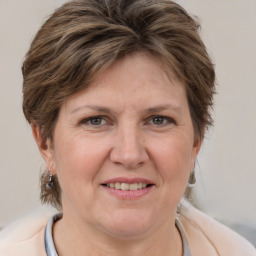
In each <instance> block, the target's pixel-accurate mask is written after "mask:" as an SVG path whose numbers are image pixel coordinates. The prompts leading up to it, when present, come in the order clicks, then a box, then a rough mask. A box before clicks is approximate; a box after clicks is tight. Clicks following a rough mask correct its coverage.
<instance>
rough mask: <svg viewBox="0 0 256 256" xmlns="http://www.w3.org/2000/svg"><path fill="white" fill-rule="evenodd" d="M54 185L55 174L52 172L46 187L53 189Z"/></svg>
mask: <svg viewBox="0 0 256 256" xmlns="http://www.w3.org/2000/svg"><path fill="white" fill-rule="evenodd" d="M49 173H50V172H49ZM53 186H54V183H53V175H52V174H51V173H50V175H49V180H48V183H47V184H46V189H47V190H52V189H53Z"/></svg>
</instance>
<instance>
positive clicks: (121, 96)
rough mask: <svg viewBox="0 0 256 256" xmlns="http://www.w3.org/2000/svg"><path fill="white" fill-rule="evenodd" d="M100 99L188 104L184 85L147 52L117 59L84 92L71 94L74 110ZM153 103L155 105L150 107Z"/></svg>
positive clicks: (102, 101) (70, 100)
mask: <svg viewBox="0 0 256 256" xmlns="http://www.w3.org/2000/svg"><path fill="white" fill-rule="evenodd" d="M95 101H96V102H98V103H99V102H100V103H102V104H103V103H104V104H107V105H113V106H114V105H117V104H119V107H120V106H121V105H132V104H134V103H137V105H139V104H145V105H148V107H152V106H153V105H159V104H160V103H163V104H170V103H171V104H172V105H173V106H175V105H176V106H177V107H181V106H179V105H184V104H186V102H187V100H186V93H185V86H184V84H183V83H182V82H181V81H180V80H178V79H177V78H176V77H175V75H173V73H172V71H171V70H169V72H168V73H167V72H166V69H165V68H164V65H163V64H162V62H161V61H160V60H157V59H156V58H154V57H153V56H151V55H149V54H146V53H134V54H130V55H127V56H125V57H124V58H122V59H120V60H117V61H116V62H114V63H113V64H112V65H111V66H109V67H108V68H106V69H105V70H104V71H102V72H101V73H99V74H98V75H97V76H96V78H95V79H94V81H93V82H92V83H91V84H90V86H89V87H88V88H86V89H85V90H84V91H82V92H79V93H77V94H75V95H72V96H70V97H69V98H68V99H67V100H66V102H65V105H67V106H68V107H69V108H71V109H75V108H76V107H79V105H81V104H94V103H95ZM150 105H152V106H150Z"/></svg>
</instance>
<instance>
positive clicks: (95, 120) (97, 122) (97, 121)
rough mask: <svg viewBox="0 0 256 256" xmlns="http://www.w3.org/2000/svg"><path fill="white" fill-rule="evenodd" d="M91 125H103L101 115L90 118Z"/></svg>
mask: <svg viewBox="0 0 256 256" xmlns="http://www.w3.org/2000/svg"><path fill="white" fill-rule="evenodd" d="M89 122H90V124H91V125H101V124H102V118H101V117H94V118H92V119H90V120H89Z"/></svg>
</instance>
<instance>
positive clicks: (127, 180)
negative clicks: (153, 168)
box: [102, 177, 154, 184]
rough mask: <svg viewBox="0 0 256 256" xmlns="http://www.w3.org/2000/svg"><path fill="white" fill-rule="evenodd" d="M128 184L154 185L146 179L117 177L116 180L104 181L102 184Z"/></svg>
mask: <svg viewBox="0 0 256 256" xmlns="http://www.w3.org/2000/svg"><path fill="white" fill-rule="evenodd" d="M117 182H119V183H128V184H133V183H146V184H154V182H152V181H151V180H148V179H144V178H128V177H116V178H111V179H108V180H106V181H104V182H103V183H102V184H110V183H117Z"/></svg>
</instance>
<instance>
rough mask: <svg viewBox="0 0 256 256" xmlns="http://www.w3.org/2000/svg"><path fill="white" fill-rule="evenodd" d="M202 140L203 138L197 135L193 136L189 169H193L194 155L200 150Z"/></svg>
mask: <svg viewBox="0 0 256 256" xmlns="http://www.w3.org/2000/svg"><path fill="white" fill-rule="evenodd" d="M202 142H203V138H201V137H199V136H198V137H197V138H195V141H194V144H193V149H192V156H191V166H190V170H191V171H193V170H194V168H195V161H196V157H197V155H198V153H199V151H200V148H201V145H202Z"/></svg>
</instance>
